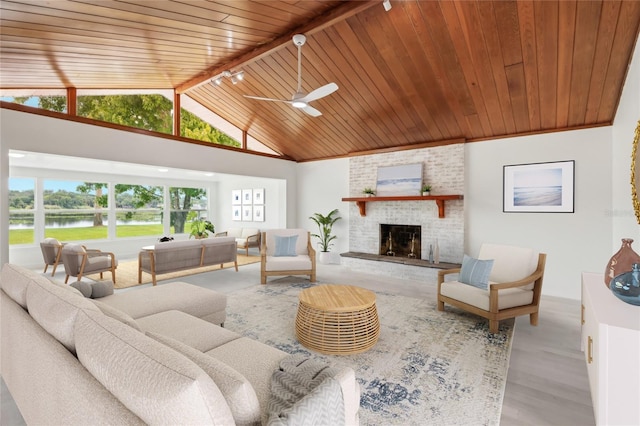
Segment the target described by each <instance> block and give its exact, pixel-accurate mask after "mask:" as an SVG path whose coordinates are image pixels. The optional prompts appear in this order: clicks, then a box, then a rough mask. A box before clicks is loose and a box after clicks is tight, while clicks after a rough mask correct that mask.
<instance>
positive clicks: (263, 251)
mask: <svg viewBox="0 0 640 426" xmlns="http://www.w3.org/2000/svg"><path fill="white" fill-rule="evenodd" d="M307 250H308V253H309V259H310V260H311V269H292V270H277V271H267V269H266V268H267V233H266V232H262V239H261V247H260V283H261V284H266V283H267V277H269V276H282V275H309V281H311V282H312V283H313V282H316V250H315V249H314V248H313V245H311V237H310V235H309V233H308V232H307Z"/></svg>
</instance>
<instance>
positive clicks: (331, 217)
mask: <svg viewBox="0 0 640 426" xmlns="http://www.w3.org/2000/svg"><path fill="white" fill-rule="evenodd" d="M337 214H338V209H334V210H332V211H330V212H329V214H327V215H326V216H325V215H322V214H320V213H314V214H313V216H311V217H309V219H311V220H313V221H314V222H315V223H316V225H318V231H319V233H318V234H311V236H312V237H316V238H318V239H319V240H320V242H319V244H320V256H319V259H320V263H328V258H329V248H331V246H332V245H333V244H332V243H331V241H333V240H335V239H336V238H337V237H336V236H335V235H331V229H332V228H333V224H334V223H336V222H337V221H338V220H340V216H336V215H337Z"/></svg>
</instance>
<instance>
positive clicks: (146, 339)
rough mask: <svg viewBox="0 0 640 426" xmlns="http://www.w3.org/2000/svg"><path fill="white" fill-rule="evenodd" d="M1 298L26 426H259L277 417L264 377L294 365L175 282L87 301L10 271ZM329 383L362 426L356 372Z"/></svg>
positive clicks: (5, 348) (2, 338) (196, 290)
mask: <svg viewBox="0 0 640 426" xmlns="http://www.w3.org/2000/svg"><path fill="white" fill-rule="evenodd" d="M0 287H1V290H0V361H1V363H0V371H1V373H2V377H3V378H4V381H5V382H6V384H7V387H8V388H9V391H10V392H11V395H12V396H13V398H14V400H15V402H16V404H17V406H18V408H19V409H20V412H21V414H22V415H23V417H24V419H25V421H26V422H27V424H65V425H75V424H77V425H87V424H91V425H99V424H126V425H136V424H194V425H195V424H198V425H200V424H202V425H204V424H215V425H232V424H240V425H245V424H246V425H259V424H266V423H267V421H268V419H269V416H273V410H270V409H269V400H270V398H271V397H272V396H273V392H272V390H271V383H270V382H271V377H272V375H273V372H274V371H276V370H279V369H280V368H281V366H282V363H283V362H284V361H285V360H288V359H290V358H291V357H290V356H289V355H287V354H286V353H284V352H282V351H280V350H278V349H275V348H272V347H270V346H267V345H265V344H262V343H260V342H257V341H255V340H252V339H249V338H247V337H242V336H241V335H239V334H237V333H234V332H231V331H229V330H226V329H224V328H222V327H220V326H219V325H216V324H222V323H223V322H224V320H225V316H226V296H225V295H223V294H220V293H217V292H215V291H211V290H207V289H203V288H200V287H197V286H193V285H190V284H186V283H180V282H177V283H170V284H164V285H160V286H157V287H147V288H144V289H130V290H126V291H121V292H118V293H116V294H112V295H108V296H105V297H101V298H99V299H91V298H87V297H85V296H83V295H82V293H80V291H78V290H76V289H75V288H73V287H71V286H67V285H64V284H61V283H56V282H53V281H50V280H49V279H47V278H45V277H44V276H42V275H39V274H37V273H35V272H32V271H30V270H27V269H24V268H22V267H20V266H17V265H12V264H6V265H4V267H3V268H2V271H1V273H0ZM331 380H332V381H333V382H335V383H337V385H335V384H334V386H338V389H339V391H340V398H341V399H340V401H339V402H340V404H339V406H340V410H341V411H340V412H339V414H340V416H341V418H344V423H345V424H357V423H358V408H359V399H360V392H359V386H358V384H357V382H356V380H355V376H354V372H353V370H352V369H349V368H345V369H335V372H334V374H333V375H332V377H331ZM298 404H300V403H299V402H296V403H294V404H293V405H292V406H291V407H289V411H284V412H283V413H284V414H285V415H284V417H282V418H284V419H286V418H287V413H289V412H290V410H295V409H296V408H297V405H298ZM329 414H331V413H329ZM280 420H281V419H280ZM281 424H286V423H281Z"/></svg>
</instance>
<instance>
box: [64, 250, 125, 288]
mask: <svg viewBox="0 0 640 426" xmlns="http://www.w3.org/2000/svg"><path fill="white" fill-rule="evenodd" d="M62 263H63V264H64V270H65V272H66V274H67V276H66V278H65V280H64V282H65V283H66V282H67V281H69V277H70V276H71V277H77V278H78V281H80V279H81V278H82V277H83V276H85V275H90V274H97V273H100V278H102V273H103V272H107V271H109V272H111V281H113V283H114V284H115V283H116V268H117V267H118V261H117V260H116V257H115V255H114V254H113V253H108V252H104V251H100V250H88V249H86V248H85V247H84V246H82V245H80V244H65V245H64V247H63V248H62Z"/></svg>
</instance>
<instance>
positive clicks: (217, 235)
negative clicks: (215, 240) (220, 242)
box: [214, 231, 227, 237]
mask: <svg viewBox="0 0 640 426" xmlns="http://www.w3.org/2000/svg"><path fill="white" fill-rule="evenodd" d="M226 236H227V231H224V232H218V233H217V234H215V235H214V237H226Z"/></svg>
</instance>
